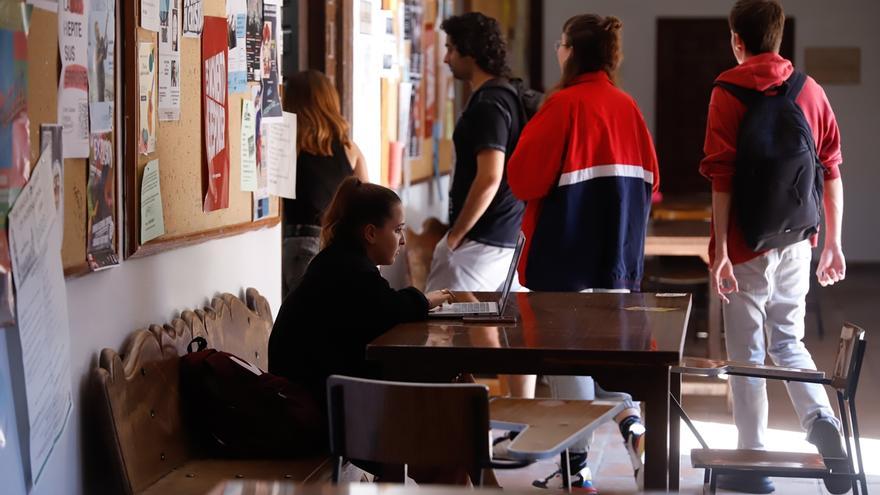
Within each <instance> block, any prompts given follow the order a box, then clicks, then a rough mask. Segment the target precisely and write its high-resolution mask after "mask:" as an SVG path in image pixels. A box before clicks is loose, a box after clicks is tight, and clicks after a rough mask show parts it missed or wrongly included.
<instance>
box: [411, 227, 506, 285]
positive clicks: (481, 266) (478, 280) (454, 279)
mask: <svg viewBox="0 0 880 495" xmlns="http://www.w3.org/2000/svg"><path fill="white" fill-rule="evenodd" d="M513 251H514V249H513V248H504V247H497V246H490V245H488V244H483V243H481V242H477V241H472V240H470V239H465V240H464V241H463V242H462V243H461V245H460V246H458V248H457V249H456V250H455V251H450V249H449V244H447V242H446V236H443V238H442V239H440V242H438V243H437V246H436V247H435V248H434V258H433V259H432V260H431V273H430V274H428V280H427V282H426V283H425V290H426V291H432V290H440V289H449V290H453V291H482V292H494V291H500V290H501V289H502V286H503V285H504V280H505V279H506V278H507V271H508V269H509V268H510V262H511V260H513ZM519 288H520V285H519V282H518V281H517V277H516V276H515V275H514V277H513V286H512V287H511V290H512V291H517V290H519Z"/></svg>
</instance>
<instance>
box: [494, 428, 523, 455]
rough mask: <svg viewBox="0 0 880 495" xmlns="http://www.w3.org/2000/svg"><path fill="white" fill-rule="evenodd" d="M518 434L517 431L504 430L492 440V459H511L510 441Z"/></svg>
mask: <svg viewBox="0 0 880 495" xmlns="http://www.w3.org/2000/svg"><path fill="white" fill-rule="evenodd" d="M518 434H519V432H518V431H506V432H504V434H502V435H501V436H499V437H497V438H495V439H494V440H492V459H498V460H502V461H509V460H512V459H511V457H510V452H509V450H508V449H509V447H510V442H512V441H513V439H514V438H516V436H517V435H518Z"/></svg>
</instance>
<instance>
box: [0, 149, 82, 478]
mask: <svg viewBox="0 0 880 495" xmlns="http://www.w3.org/2000/svg"><path fill="white" fill-rule="evenodd" d="M50 155H51V151H50V150H45V151H43V154H42V155H41V157H40V160H39V161H38V162H37V166H36V167H35V168H34V172H33V174H32V175H31V178H30V180H29V181H28V183H27V184H26V185H25V187H24V189H22V191H21V194H20V195H19V196H18V198H17V199H16V201H15V204H14V205H13V206H12V211H11V212H10V213H9V251H10V255H11V257H12V271H13V273H14V274H15V276H14V277H13V278H14V280H15V290H16V293H17V297H16V309H17V315H18V325H17V327H18V334H19V343H20V344H21V365H22V368H23V369H22V375H23V377H24V388H25V395H26V396H27V411H28V432H29V433H28V434H29V448H30V452H29V453H28V457H29V461H30V473H31V483H33V484H34V485H36V484H37V482H38V481H39V479H40V475H41V474H42V472H43V468H44V467H45V466H46V464H47V462H48V460H49V456H50V455H51V454H52V450H54V448H55V445H56V444H57V442H58V440H59V439H60V438H61V434H62V433H63V432H64V429H65V427H66V426H67V421H68V419H69V417H70V411H71V408H72V405H73V403H72V400H71V379H70V378H71V377H70V328H69V321H68V316H67V291H66V287H65V285H64V269H63V268H62V265H61V239H60V237H59V236H57V235H53V234H52V233H53V232H54V231H55V229H56V226H55V224H56V223H57V222H60V221H61V219H59V218H58V213H57V212H58V210H57V209H56V208H55V202H54V199H53V198H54V193H53V192H52V163H51V161H50Z"/></svg>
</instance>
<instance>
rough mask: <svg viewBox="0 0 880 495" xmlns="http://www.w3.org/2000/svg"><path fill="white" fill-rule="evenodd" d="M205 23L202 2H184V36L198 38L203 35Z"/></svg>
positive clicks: (192, 0)
mask: <svg viewBox="0 0 880 495" xmlns="http://www.w3.org/2000/svg"><path fill="white" fill-rule="evenodd" d="M204 22H205V12H204V10H203V5H202V0H183V36H184V37H185V38H198V37H199V36H201V34H202V29H203V26H204Z"/></svg>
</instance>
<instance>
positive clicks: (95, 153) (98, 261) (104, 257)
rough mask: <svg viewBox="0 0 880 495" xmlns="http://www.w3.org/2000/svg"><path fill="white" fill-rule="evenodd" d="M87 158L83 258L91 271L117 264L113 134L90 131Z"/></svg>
mask: <svg viewBox="0 0 880 495" xmlns="http://www.w3.org/2000/svg"><path fill="white" fill-rule="evenodd" d="M91 147H92V156H91V158H90V159H89V179H88V225H87V227H86V260H87V261H88V263H89V268H91V269H92V271H96V270H101V269H104V268H109V267H111V266H115V265H118V264H119V256H118V255H117V254H116V241H115V238H116V236H115V233H116V222H115V221H114V218H115V216H116V215H115V211H114V208H115V207H116V194H115V191H116V188H115V187H114V186H115V184H116V172H115V167H114V166H113V134H112V133H109V132H107V133H94V134H92V145H91Z"/></svg>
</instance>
